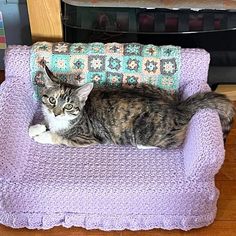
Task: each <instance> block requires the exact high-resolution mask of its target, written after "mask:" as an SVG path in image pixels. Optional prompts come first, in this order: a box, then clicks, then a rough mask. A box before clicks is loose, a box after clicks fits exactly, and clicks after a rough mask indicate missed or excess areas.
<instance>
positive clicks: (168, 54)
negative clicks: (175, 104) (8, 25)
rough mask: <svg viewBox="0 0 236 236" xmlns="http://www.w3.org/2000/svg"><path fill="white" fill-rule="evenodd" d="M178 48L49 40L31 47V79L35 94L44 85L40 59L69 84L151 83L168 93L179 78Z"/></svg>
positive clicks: (117, 86) (124, 85)
mask: <svg viewBox="0 0 236 236" xmlns="http://www.w3.org/2000/svg"><path fill="white" fill-rule="evenodd" d="M180 51H181V50H180V47H175V46H159V47H158V46H155V45H151V44H148V45H142V44H138V43H124V44H120V43H107V44H103V43H88V44H85V43H72V44H69V43H64V42H59V43H49V42H38V43H35V44H34V45H33V46H32V49H31V59H30V64H31V65H30V68H31V78H32V82H33V84H34V88H35V97H36V98H40V94H41V91H42V88H43V87H44V77H45V74H44V69H43V67H42V62H44V63H46V65H47V66H48V68H49V69H50V70H51V71H52V72H53V73H54V74H56V75H57V76H58V77H59V79H61V80H63V81H66V82H68V83H72V84H77V85H83V84H85V83H88V82H93V83H94V84H95V87H112V88H120V87H127V88H134V87H138V86H139V85H140V84H151V85H154V86H157V87H160V88H162V89H165V90H167V91H170V92H174V91H177V90H178V88H179V81H180V78H179V77H180V59H181V53H180Z"/></svg>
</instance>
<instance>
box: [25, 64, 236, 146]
mask: <svg viewBox="0 0 236 236" xmlns="http://www.w3.org/2000/svg"><path fill="white" fill-rule="evenodd" d="M45 71H46V73H47V75H48V78H47V79H46V81H45V90H44V92H43V94H42V111H43V114H44V118H45V124H37V125H34V126H31V127H30V129H29V135H30V136H31V137H33V138H34V140H35V141H37V142H39V143H49V144H63V145H67V146H71V147H87V146H90V145H94V144H108V143H113V144H118V145H133V146H137V147H144V148H145V147H160V148H176V147H178V146H180V145H181V144H182V143H183V141H184V138H185V134H186V130H187V126H188V123H189V121H190V119H191V117H192V116H193V115H194V114H195V113H196V112H197V111H198V110H200V109H203V108H211V109H215V110H217V111H218V113H219V116H220V120H221V124H222V129H223V134H224V137H226V135H227V133H228V132H229V130H230V127H231V124H232V120H233V116H234V112H235V110H234V107H233V104H232V103H231V102H230V101H229V99H227V98H226V97H225V96H224V95H221V94H217V93H214V92H205V93H197V94H195V95H193V96H191V97H189V98H187V99H186V100H185V101H181V100H180V99H179V96H178V95H168V94H167V93H166V92H165V91H164V90H161V89H158V88H152V87H150V86H142V87H141V88H140V89H133V90H125V89H124V90H123V89H122V90H117V91H112V90H111V91H107V90H106V91H105V90H104V91H103V90H95V89H93V84H92V83H88V84H85V85H83V86H81V87H77V86H75V85H72V84H68V83H64V82H61V81H59V80H58V78H56V77H55V76H54V75H53V74H52V72H51V71H50V70H49V69H48V68H47V67H46V66H45Z"/></svg>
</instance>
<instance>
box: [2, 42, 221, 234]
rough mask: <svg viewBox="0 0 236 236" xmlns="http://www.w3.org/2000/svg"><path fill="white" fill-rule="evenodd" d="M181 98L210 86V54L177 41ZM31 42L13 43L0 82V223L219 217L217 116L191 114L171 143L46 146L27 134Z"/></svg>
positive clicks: (99, 224) (197, 221)
mask: <svg viewBox="0 0 236 236" xmlns="http://www.w3.org/2000/svg"><path fill="white" fill-rule="evenodd" d="M181 57H182V58H181V63H182V64H181V81H180V92H181V94H182V96H183V98H186V97H188V96H190V95H191V94H193V93H196V92H198V91H207V90H209V87H208V86H207V84H206V80H207V73H208V64H209V54H208V53H207V52H206V51H204V50H199V49H181ZM29 59H30V47H27V46H12V47H9V48H8V50H7V53H6V56H5V63H6V70H5V72H6V80H5V82H4V83H3V84H2V85H1V86H0V120H1V122H0V134H1V138H0V150H1V152H0V223H1V224H4V225H8V226H11V227H15V228H21V227H27V228H30V229H34V228H37V229H49V228H52V227H54V226H57V225H63V226H64V227H71V226H80V227H84V228H87V229H102V230H122V229H131V230H140V229H146V230H147V229H152V228H163V229H175V228H177V229H183V230H189V229H192V228H198V227H202V226H206V225H209V224H211V223H212V222H213V220H214V218H215V215H216V203H217V199H218V195H219V193H218V190H217V189H216V187H215V183H214V176H215V174H216V173H217V172H218V170H219V168H220V166H221V165H222V163H223V160H224V146H223V139H222V131H221V125H220V120H219V117H218V114H217V113H216V112H215V111H213V110H202V111H200V112H198V113H197V114H196V115H194V117H193V118H192V120H191V122H190V123H189V128H188V132H187V136H186V140H185V142H184V144H183V145H182V147H180V148H179V149H174V150H160V149H149V150H139V149H136V148H134V147H119V146H112V145H109V146H106V145H99V146H94V147H90V148H69V147H64V146H53V145H42V144H39V143H36V142H34V141H33V140H32V139H31V138H30V137H29V135H28V128H29V125H30V124H31V122H32V120H33V121H34V122H36V120H37V119H39V117H40V116H41V115H40V109H39V105H40V104H39V103H37V102H36V101H35V100H34V99H32V94H33V87H32V84H31V80H30V66H29Z"/></svg>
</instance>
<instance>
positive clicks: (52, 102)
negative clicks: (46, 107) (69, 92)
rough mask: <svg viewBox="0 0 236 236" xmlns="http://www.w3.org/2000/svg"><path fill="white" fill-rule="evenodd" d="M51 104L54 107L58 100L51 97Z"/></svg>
mask: <svg viewBox="0 0 236 236" xmlns="http://www.w3.org/2000/svg"><path fill="white" fill-rule="evenodd" d="M49 102H50V103H51V104H53V105H54V104H55V103H56V99H55V98H54V97H50V98H49Z"/></svg>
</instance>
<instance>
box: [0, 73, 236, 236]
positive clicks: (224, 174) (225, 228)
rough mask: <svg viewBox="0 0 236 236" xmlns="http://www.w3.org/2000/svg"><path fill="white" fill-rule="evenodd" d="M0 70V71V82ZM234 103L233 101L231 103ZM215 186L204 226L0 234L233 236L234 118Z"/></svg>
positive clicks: (4, 234) (6, 234) (4, 233)
mask: <svg viewBox="0 0 236 236" xmlns="http://www.w3.org/2000/svg"><path fill="white" fill-rule="evenodd" d="M2 80H3V72H1V71H0V81H2ZM235 106H236V102H235ZM216 185H217V187H218V188H219V190H220V199H219V201H218V213H217V217H216V220H215V222H214V223H213V224H212V225H210V226H208V227H205V228H202V229H197V230H191V231H189V232H184V231H180V230H173V231H165V230H158V229H157V230H150V231H138V232H132V231H129V230H125V231H113V232H103V231H99V230H90V231H87V230H84V229H81V228H75V227H73V228H70V229H66V228H62V227H55V228H53V229H51V230H46V231H43V230H27V229H11V228H9V227H5V226H1V225H0V236H42V235H43V236H133V235H137V236H166V235H171V236H178V235H187V236H235V235H236V119H235V122H234V125H233V129H232V131H231V133H230V135H229V137H228V140H227V142H226V159H225V162H224V165H223V167H222V168H221V170H220V172H219V174H218V175H217V176H216Z"/></svg>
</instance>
